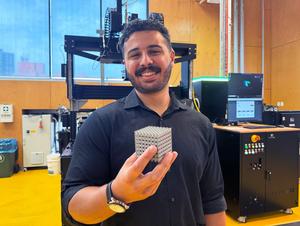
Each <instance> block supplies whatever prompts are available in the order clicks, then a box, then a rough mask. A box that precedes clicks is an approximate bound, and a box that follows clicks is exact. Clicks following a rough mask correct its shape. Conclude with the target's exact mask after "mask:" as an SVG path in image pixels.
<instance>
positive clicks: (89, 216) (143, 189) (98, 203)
mask: <svg viewBox="0 0 300 226" xmlns="http://www.w3.org/2000/svg"><path fill="white" fill-rule="evenodd" d="M156 152H157V148H156V147H155V146H151V147H149V148H148V149H147V150H146V151H145V152H144V153H143V154H142V155H141V156H140V157H137V156H136V154H135V153H134V154H133V155H131V156H130V157H129V158H128V159H127V160H126V162H125V163H124V165H123V166H122V168H121V170H120V171H119V173H118V175H117V176H116V178H115V179H114V180H113V182H112V193H113V195H114V197H116V198H118V199H119V200H122V201H124V202H125V203H132V202H135V201H139V200H143V199H146V198H148V197H149V196H151V195H153V194H154V193H155V192H156V191H157V189H158V187H159V185H160V183H161V181H162V179H163V178H164V176H165V175H166V173H167V172H168V170H169V169H170V167H171V165H172V163H173V162H174V160H175V159H176V157H177V153H176V152H169V153H167V154H166V155H165V156H164V158H163V159H162V160H161V162H160V163H159V164H157V166H156V167H155V168H154V169H153V170H152V171H150V172H148V173H147V174H145V175H144V174H142V172H143V170H144V168H145V167H146V165H147V164H148V162H149V161H150V160H151V159H152V157H153V156H154V155H155V153H156ZM106 186H107V185H103V186H100V187H97V186H89V187H85V188H83V189H81V190H79V191H78V192H77V193H76V194H75V195H74V196H73V197H72V198H71V200H70V202H69V204H68V211H69V213H70V215H71V216H72V218H73V219H74V220H76V221H78V222H81V223H84V224H95V223H99V222H102V221H104V220H106V219H107V218H109V217H111V216H112V215H113V214H115V213H114V212H113V211H111V210H110V209H109V207H108V206H107V201H106Z"/></svg>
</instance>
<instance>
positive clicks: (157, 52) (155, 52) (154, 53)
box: [149, 49, 161, 56]
mask: <svg viewBox="0 0 300 226" xmlns="http://www.w3.org/2000/svg"><path fill="white" fill-rule="evenodd" d="M160 53H161V51H160V50H156V49H153V50H149V54H150V55H152V56H157V55H159V54H160Z"/></svg>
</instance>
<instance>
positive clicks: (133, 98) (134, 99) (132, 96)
mask: <svg viewBox="0 0 300 226" xmlns="http://www.w3.org/2000/svg"><path fill="white" fill-rule="evenodd" d="M170 96H171V105H170V106H169V108H168V110H171V111H174V110H178V109H182V110H186V109H187V108H188V107H187V106H186V105H185V104H184V103H182V102H180V100H178V99H177V97H176V96H175V94H174V93H173V92H170ZM138 106H141V107H145V105H144V104H143V102H142V101H141V100H140V98H139V97H138V95H137V94H136V92H135V89H133V90H132V91H131V92H130V93H129V94H128V96H127V97H126V98H125V105H124V109H130V108H135V107H138Z"/></svg>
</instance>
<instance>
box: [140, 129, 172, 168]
mask: <svg viewBox="0 0 300 226" xmlns="http://www.w3.org/2000/svg"><path fill="white" fill-rule="evenodd" d="M134 139H135V152H136V154H137V156H140V155H141V154H142V153H143V152H144V151H145V150H146V149H147V148H148V147H149V146H151V145H155V146H156V147H157V150H158V151H157V153H156V154H155V156H154V157H153V159H152V161H154V162H159V161H160V160H161V159H162V158H163V156H164V155H165V154H166V153H167V152H169V151H172V130H171V128H167V127H157V126H147V127H145V128H142V129H139V130H136V131H135V132H134Z"/></svg>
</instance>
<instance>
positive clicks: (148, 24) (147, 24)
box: [118, 19, 172, 54]
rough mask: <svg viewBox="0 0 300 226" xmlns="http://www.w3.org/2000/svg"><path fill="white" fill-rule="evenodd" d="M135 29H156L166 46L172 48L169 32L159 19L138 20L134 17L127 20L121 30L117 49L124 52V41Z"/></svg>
mask: <svg viewBox="0 0 300 226" xmlns="http://www.w3.org/2000/svg"><path fill="white" fill-rule="evenodd" d="M137 31H158V32H160V33H161V34H162V36H163V37H164V38H165V41H166V43H167V46H168V48H169V49H172V45H171V41H170V34H169V31H168V29H167V28H166V27H165V26H164V25H163V24H162V23H160V22H159V21H157V20H153V19H148V20H140V19H135V20H133V21H131V22H129V23H128V24H127V25H126V26H125V28H124V29H123V31H122V36H121V37H120V39H119V42H118V49H119V51H121V52H122V54H124V43H125V42H126V41H127V40H128V39H129V37H130V36H131V35H132V34H133V33H134V32H137Z"/></svg>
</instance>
